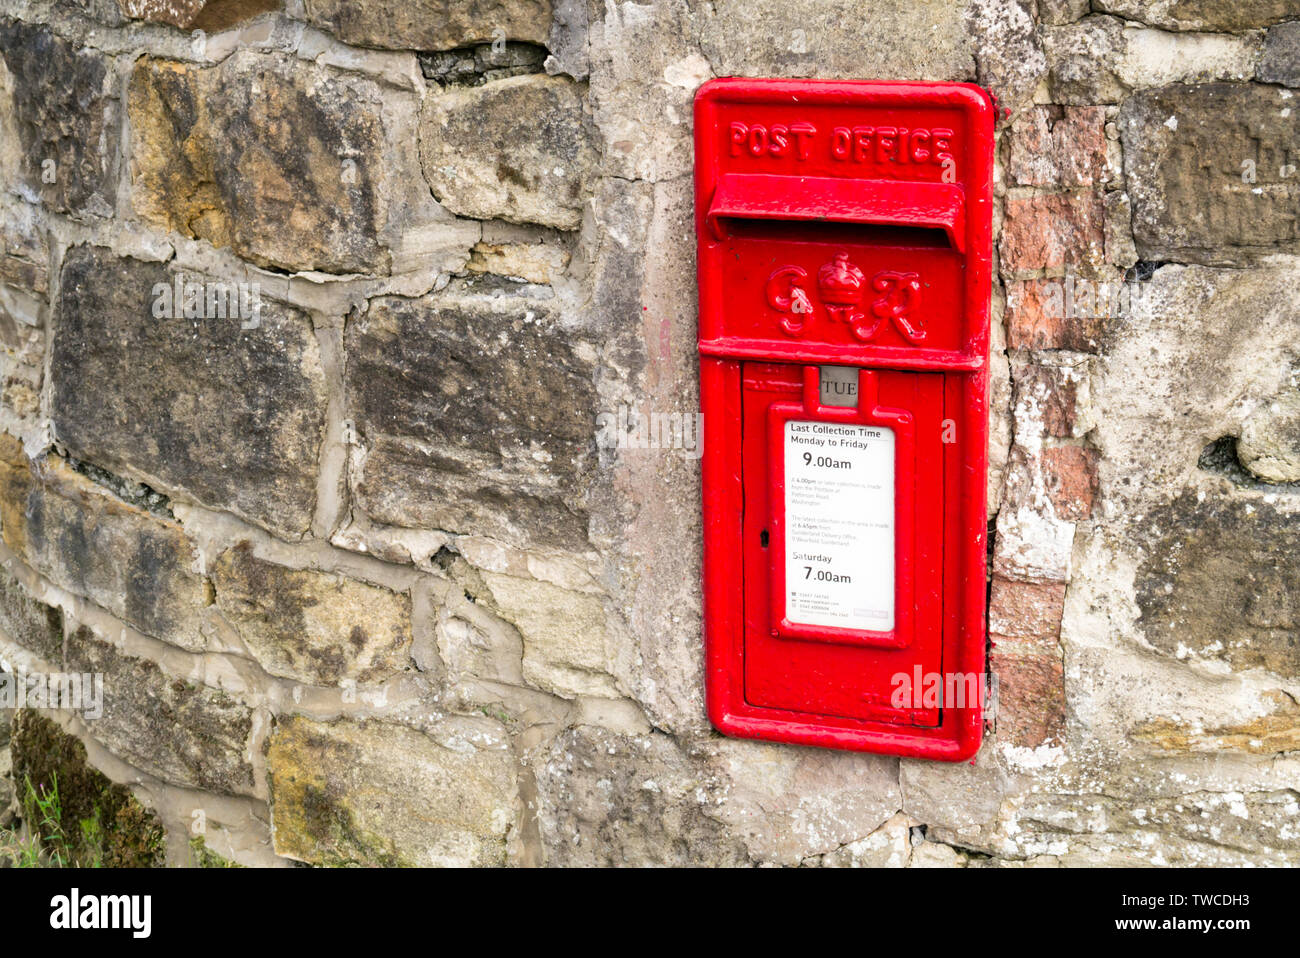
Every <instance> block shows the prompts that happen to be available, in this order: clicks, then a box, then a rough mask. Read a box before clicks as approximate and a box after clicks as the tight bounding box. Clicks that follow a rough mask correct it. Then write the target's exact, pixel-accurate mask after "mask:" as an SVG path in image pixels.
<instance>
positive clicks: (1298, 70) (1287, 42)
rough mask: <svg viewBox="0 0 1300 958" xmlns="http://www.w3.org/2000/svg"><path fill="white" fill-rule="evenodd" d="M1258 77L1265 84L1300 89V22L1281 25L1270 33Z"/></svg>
mask: <svg viewBox="0 0 1300 958" xmlns="http://www.w3.org/2000/svg"><path fill="white" fill-rule="evenodd" d="M1256 75H1257V76H1258V77H1259V79H1261V80H1263V81H1264V82H1265V83H1282V84H1285V85H1286V86H1290V87H1300V20H1293V21H1291V22H1289V23H1279V24H1278V25H1277V26H1275V27H1273V28H1272V29H1271V30H1269V31H1268V35H1267V36H1266V37H1265V38H1264V56H1263V57H1262V58H1261V59H1260V61H1259V72H1258V73H1257V74H1256Z"/></svg>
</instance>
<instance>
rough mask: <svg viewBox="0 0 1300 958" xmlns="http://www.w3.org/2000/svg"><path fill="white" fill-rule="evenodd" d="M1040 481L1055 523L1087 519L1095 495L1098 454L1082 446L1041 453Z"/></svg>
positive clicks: (1045, 450) (1053, 448)
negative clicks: (1043, 486)
mask: <svg viewBox="0 0 1300 958" xmlns="http://www.w3.org/2000/svg"><path fill="white" fill-rule="evenodd" d="M1043 481H1044V483H1045V484H1046V485H1047V493H1048V495H1049V496H1051V498H1052V505H1053V506H1054V507H1055V508H1056V517H1057V518H1058V519H1069V520H1072V521H1075V522H1077V521H1079V520H1081V519H1087V518H1088V517H1089V516H1091V515H1092V500H1093V497H1094V496H1095V495H1096V493H1097V450H1095V449H1089V448H1087V447H1085V446H1052V447H1050V448H1047V449H1044V450H1043Z"/></svg>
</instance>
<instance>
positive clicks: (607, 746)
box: [529, 726, 749, 868]
mask: <svg viewBox="0 0 1300 958" xmlns="http://www.w3.org/2000/svg"><path fill="white" fill-rule="evenodd" d="M529 764H530V765H531V767H532V771H533V776H534V778H535V780H536V789H537V798H536V801H537V807H536V817H537V826H538V828H539V830H540V835H541V842H542V847H543V851H544V860H545V864H546V865H548V866H550V867H573V866H576V867H588V868H590V867H601V866H611V865H612V866H624V865H631V866H646V865H670V866H672V865H675V866H696V867H698V866H702V865H721V866H736V865H744V864H748V862H749V859H748V856H747V854H746V851H745V846H744V844H743V843H742V842H741V841H740V839H739V838H738V837H736V836H734V835H732V834H731V833H730V831H729V830H728V828H727V827H726V826H725V825H724V824H723V823H721V822H719V821H717V820H715V819H714V818H713V817H711V811H712V810H711V809H710V807H709V806H710V800H709V795H710V794H711V793H712V790H713V789H714V787H715V786H716V785H717V780H716V779H715V778H711V777H710V776H709V775H707V774H704V773H701V771H700V770H698V769H697V768H696V766H695V765H694V764H693V763H692V762H691V761H690V760H689V759H688V757H687V756H686V755H685V754H684V753H683V752H682V751H681V749H680V748H679V747H678V746H677V744H676V743H675V742H674V741H673V740H672V739H670V738H668V737H667V736H664V735H658V734H654V733H651V734H650V735H642V736H628V735H620V734H618V733H615V732H610V731H606V730H605V729H600V728H595V727H592V726H579V727H576V728H571V729H567V730H566V731H564V732H563V733H561V734H560V735H559V736H558V737H557V738H555V739H554V741H553V742H551V743H550V744H549V745H547V746H546V747H545V748H543V749H539V750H538V751H537V752H535V753H533V754H532V755H531V756H530V758H529Z"/></svg>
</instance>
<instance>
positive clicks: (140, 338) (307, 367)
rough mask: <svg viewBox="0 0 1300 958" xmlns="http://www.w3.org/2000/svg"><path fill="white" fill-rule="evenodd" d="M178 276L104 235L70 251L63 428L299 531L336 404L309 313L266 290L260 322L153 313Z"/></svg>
mask: <svg viewBox="0 0 1300 958" xmlns="http://www.w3.org/2000/svg"><path fill="white" fill-rule="evenodd" d="M174 279H175V277H174V275H173V273H172V272H171V271H169V270H168V269H166V268H164V267H163V266H161V265H157V264H150V263H144V262H140V261H138V260H133V259H127V258H117V257H114V256H113V255H112V254H110V253H108V252H107V251H106V250H103V249H99V248H96V247H84V246H83V247H77V248H74V249H73V250H71V251H70V252H69V253H68V256H67V258H66V260H65V262H64V267H63V277H62V297H61V300H60V302H59V306H58V311H59V312H58V317H59V318H58V322H57V324H56V327H55V332H54V339H53V346H52V358H51V376H52V378H53V394H52V397H53V401H52V403H51V413H52V417H53V420H54V428H55V432H56V434H57V435H58V438H59V441H60V442H61V443H63V444H64V445H65V446H66V447H68V449H70V450H71V451H72V453H73V454H74V455H75V456H77V457H78V458H80V459H85V460H88V461H90V462H93V463H95V464H96V465H99V466H102V467H104V468H107V469H110V470H112V471H114V472H124V473H127V474H130V475H133V476H135V477H137V478H139V479H141V480H142V481H144V482H147V483H148V484H149V485H151V486H153V487H154V488H155V489H164V490H166V491H167V492H168V493H170V494H172V495H188V496H190V497H192V498H193V499H195V500H197V501H199V502H201V503H203V504H205V505H209V506H214V507H218V508H225V509H229V510H231V511H233V512H235V513H238V514H239V515H242V516H245V517H246V518H249V519H251V520H252V521H254V522H257V523H259V524H260V525H263V526H265V527H267V528H269V529H271V530H272V531H275V532H278V533H281V534H283V535H286V536H300V535H302V534H303V533H304V532H305V531H306V530H307V528H308V526H309V525H310V523H311V517H312V511H313V508H314V505H315V500H316V471H317V459H318V455H319V451H320V444H321V437H322V431H323V428H324V417H325V386H324V375H323V373H322V371H321V360H320V349H319V346H318V344H317V342H316V338H315V336H314V335H313V333H312V327H311V321H310V319H309V318H308V317H307V316H306V314H304V313H301V312H299V311H298V310H295V309H291V308H288V307H283V306H280V305H278V304H275V303H271V302H269V301H268V302H262V303H261V309H260V321H259V322H258V323H257V324H256V326H255V328H243V327H245V326H252V325H253V323H252V321H251V320H241V318H239V317H233V318H225V319H221V318H209V319H186V318H184V317H183V316H182V315H179V314H177V315H174V317H173V318H167V317H165V316H164V317H156V316H155V315H154V312H155V309H154V306H153V302H154V299H155V293H154V288H155V285H156V284H163V286H164V287H173V288H174ZM187 279H188V280H189V281H190V282H195V283H198V282H203V283H207V284H211V283H215V282H218V281H216V280H213V279H211V278H210V277H204V276H198V275H195V274H188V275H187ZM172 312H173V313H174V314H175V313H177V310H176V309H175V308H174V309H173V310H172Z"/></svg>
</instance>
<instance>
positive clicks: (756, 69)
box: [698, 0, 975, 80]
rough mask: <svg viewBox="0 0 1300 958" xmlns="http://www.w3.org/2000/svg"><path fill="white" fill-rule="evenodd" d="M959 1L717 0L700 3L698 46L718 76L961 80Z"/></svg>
mask: <svg viewBox="0 0 1300 958" xmlns="http://www.w3.org/2000/svg"><path fill="white" fill-rule="evenodd" d="M964 7H965V4H964V3H962V2H960V0H924V2H913V0H887V2H883V3H875V4H872V5H871V6H869V7H864V6H863V5H862V4H861V3H858V2H857V0H829V2H825V3H818V4H816V5H806V4H805V5H801V4H792V3H783V2H781V0H761V2H751V0H716V2H714V3H711V4H705V5H701V6H700V8H699V13H698V17H699V38H700V41H699V42H700V49H701V50H702V51H703V53H704V55H705V56H706V57H707V58H708V60H709V62H710V63H711V64H712V66H713V70H714V72H715V73H716V74H717V75H718V76H789V77H835V78H840V77H842V78H846V79H847V78H853V77H864V78H873V79H874V78H877V77H904V76H905V77H907V78H908V79H912V80H962V79H968V78H970V77H971V76H972V75H973V74H974V71H975V60H974V56H973V55H972V52H971V49H970V47H969V45H968V43H967V38H966V34H965V31H964V29H963V13H964Z"/></svg>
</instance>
